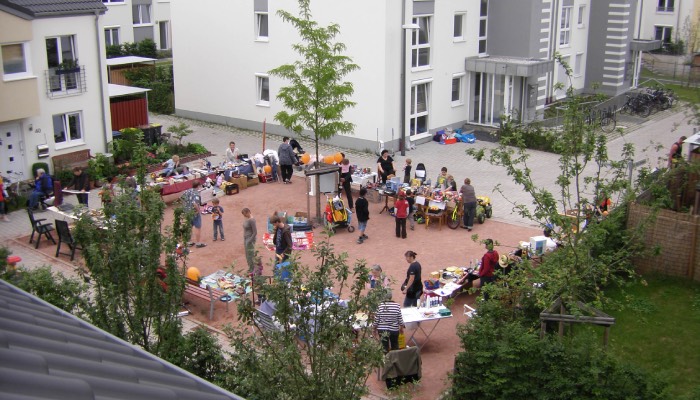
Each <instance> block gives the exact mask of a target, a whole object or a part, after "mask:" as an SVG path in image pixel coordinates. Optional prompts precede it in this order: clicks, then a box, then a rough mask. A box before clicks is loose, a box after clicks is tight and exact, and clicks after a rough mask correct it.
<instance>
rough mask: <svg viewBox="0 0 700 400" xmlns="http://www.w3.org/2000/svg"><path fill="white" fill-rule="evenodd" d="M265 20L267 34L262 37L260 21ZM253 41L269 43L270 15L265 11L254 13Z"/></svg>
mask: <svg viewBox="0 0 700 400" xmlns="http://www.w3.org/2000/svg"><path fill="white" fill-rule="evenodd" d="M263 17H264V19H265V26H266V28H267V32H266V33H265V35H264V36H263V35H262V34H261V32H260V30H261V28H262V19H263ZM255 41H257V42H269V41H270V14H269V13H268V12H267V11H255Z"/></svg>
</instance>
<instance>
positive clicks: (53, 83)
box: [45, 65, 87, 99]
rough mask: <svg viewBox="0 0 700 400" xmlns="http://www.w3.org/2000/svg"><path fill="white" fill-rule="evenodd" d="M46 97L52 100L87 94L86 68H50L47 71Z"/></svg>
mask: <svg viewBox="0 0 700 400" xmlns="http://www.w3.org/2000/svg"><path fill="white" fill-rule="evenodd" d="M45 76H46V95H47V96H48V97H49V98H50V99H56V98H60V97H66V96H75V95H79V94H82V93H85V92H87V86H86V84H85V66H83V65H81V66H79V67H76V68H72V69H58V68H49V69H47V70H46V71H45Z"/></svg>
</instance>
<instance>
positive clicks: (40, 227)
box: [27, 208, 56, 249]
mask: <svg viewBox="0 0 700 400" xmlns="http://www.w3.org/2000/svg"><path fill="white" fill-rule="evenodd" d="M27 215H29V222H30V223H31V224H32V236H30V237H29V243H32V242H33V241H34V233H35V232H36V233H38V234H39V236H37V238H36V245H35V246H34V248H35V249H38V248H39V242H40V241H41V235H44V236H46V239H48V240H51V241H52V242H53V244H56V241H55V240H53V236H51V231H53V230H54V228H53V224H52V223H50V222H43V221H46V218H39V219H36V218H34V211H32V209H31V208H27Z"/></svg>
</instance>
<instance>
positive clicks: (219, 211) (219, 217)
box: [211, 197, 225, 242]
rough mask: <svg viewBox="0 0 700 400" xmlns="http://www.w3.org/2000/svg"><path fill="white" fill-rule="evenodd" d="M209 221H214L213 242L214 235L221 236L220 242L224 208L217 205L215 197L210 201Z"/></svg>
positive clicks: (217, 200) (222, 238)
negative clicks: (218, 234)
mask: <svg viewBox="0 0 700 400" xmlns="http://www.w3.org/2000/svg"><path fill="white" fill-rule="evenodd" d="M211 204H213V205H212V207H211V219H212V220H213V221H214V241H215V242H216V234H217V230H218V233H220V234H221V241H222V242H223V241H224V240H225V239H224V208H223V207H221V206H220V205H219V199H217V198H216V197H215V198H214V199H213V200H212V201H211Z"/></svg>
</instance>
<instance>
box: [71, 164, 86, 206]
mask: <svg viewBox="0 0 700 400" xmlns="http://www.w3.org/2000/svg"><path fill="white" fill-rule="evenodd" d="M66 189H73V190H80V192H81V193H79V194H76V196H77V197H78V203H80V204H85V207H87V205H88V194H87V192H89V191H90V177H89V176H88V174H87V173H86V172H85V171H83V168H82V167H75V168H73V180H71V181H70V183H69V184H68V186H67V187H66Z"/></svg>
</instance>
